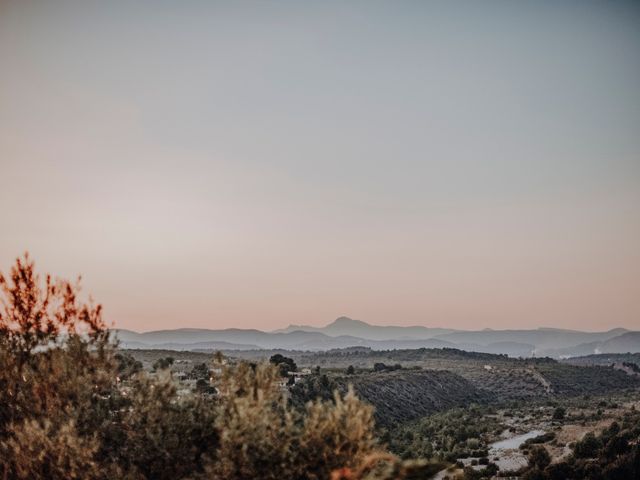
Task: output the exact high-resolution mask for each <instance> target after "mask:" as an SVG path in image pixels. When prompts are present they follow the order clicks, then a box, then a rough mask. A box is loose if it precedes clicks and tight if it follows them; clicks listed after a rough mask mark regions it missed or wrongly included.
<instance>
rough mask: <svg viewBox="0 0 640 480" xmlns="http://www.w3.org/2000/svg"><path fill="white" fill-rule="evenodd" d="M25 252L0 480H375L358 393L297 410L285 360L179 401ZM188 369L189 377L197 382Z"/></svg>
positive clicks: (2, 329)
mask: <svg viewBox="0 0 640 480" xmlns="http://www.w3.org/2000/svg"><path fill="white" fill-rule="evenodd" d="M77 294H78V288H77V286H76V285H75V284H72V283H70V282H68V281H62V280H55V281H54V280H52V279H51V277H49V276H47V277H45V278H44V279H40V278H39V277H38V276H37V275H36V273H35V271H34V266H33V263H32V262H31V261H30V260H29V258H28V257H27V256H25V257H24V258H23V259H19V260H18V261H17V262H16V264H15V266H14V267H13V268H12V269H11V271H10V273H9V275H8V276H6V277H5V276H4V275H2V274H0V365H2V368H1V369H0V478H3V479H53V480H56V479H89V480H93V479H96V480H97V479H112V478H120V479H128V480H144V479H159V480H163V479H172V480H173V479H183V478H189V479H229V480H234V479H237V480H240V479H247V478H252V479H273V480H276V479H301V480H302V479H329V478H331V479H332V480H341V479H342V480H347V479H349V480H355V479H383V478H390V479H391V478H402V477H403V476H405V475H407V474H409V473H410V472H412V471H413V472H415V471H416V470H419V469H420V468H423V465H422V464H419V463H415V462H414V463H407V462H401V461H399V460H398V459H397V458H396V457H393V456H392V455H390V454H389V453H387V452H386V451H385V450H384V449H383V448H382V447H381V445H380V443H379V441H378V439H377V438H376V436H375V433H374V420H373V412H372V408H371V407H370V406H368V405H366V404H364V403H363V402H361V401H360V400H359V399H358V398H357V397H356V396H355V394H354V393H353V392H352V391H348V392H346V393H345V394H344V395H333V397H332V400H331V401H321V400H316V401H313V402H308V403H306V404H305V405H303V406H302V407H301V408H297V407H295V406H293V405H291V404H290V403H289V402H288V401H287V398H286V395H285V394H284V391H283V390H282V389H281V383H282V377H281V375H282V371H281V369H282V366H281V365H278V366H274V365H273V364H269V363H260V364H249V363H246V362H241V363H239V364H237V365H235V366H232V367H228V366H226V365H223V364H222V362H219V365H217V367H216V368H215V369H212V370H215V371H217V372H219V373H218V374H217V375H216V377H215V379H214V382H213V383H212V385H211V386H212V388H213V390H214V392H215V394H214V395H204V394H202V395H200V394H186V395H179V394H178V392H177V391H176V387H175V382H174V381H173V379H172V378H171V374H170V372H169V371H168V370H165V369H164V367H166V366H167V365H166V364H170V362H171V360H170V359H165V360H164V361H163V362H160V363H158V364H157V365H155V367H156V370H157V372H156V373H155V374H154V375H149V374H146V373H145V372H144V371H142V370H141V368H140V367H141V365H140V363H139V362H136V361H135V360H134V359H132V358H131V357H130V356H128V355H121V354H118V353H117V352H116V350H115V346H114V345H113V344H112V343H111V342H110V340H109V331H108V329H107V328H106V327H105V325H104V322H103V320H102V310H101V307H100V306H96V305H92V304H90V303H89V304H87V303H83V302H81V301H80V300H79V298H78V295H77ZM197 373H198V372H195V373H194V374H197Z"/></svg>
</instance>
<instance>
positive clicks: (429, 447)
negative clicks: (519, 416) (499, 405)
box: [388, 405, 502, 462]
mask: <svg viewBox="0 0 640 480" xmlns="http://www.w3.org/2000/svg"><path fill="white" fill-rule="evenodd" d="M490 413H493V412H492V410H491V409H490V408H489V407H482V406H479V405H472V406H470V407H466V408H454V409H450V410H448V411H446V412H441V413H437V414H434V415H430V416H428V417H425V418H422V419H420V420H417V421H414V422H409V423H407V424H405V425H403V426H401V427H399V428H396V429H393V430H390V431H389V433H388V441H389V447H390V449H391V450H392V451H393V452H394V453H396V454H398V455H400V456H401V457H402V458H416V457H418V458H435V459H439V460H445V461H449V462H455V461H456V459H458V458H467V457H484V456H486V455H487V454H488V445H487V441H486V438H487V437H489V436H493V435H494V434H495V433H496V432H499V431H500V430H501V429H502V426H501V425H500V423H499V422H498V420H497V419H496V418H495V417H493V416H491V415H490Z"/></svg>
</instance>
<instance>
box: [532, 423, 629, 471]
mask: <svg viewBox="0 0 640 480" xmlns="http://www.w3.org/2000/svg"><path fill="white" fill-rule="evenodd" d="M523 478H524V479H526V480H572V479H574V480H583V479H584V480H623V479H635V478H640V414H638V413H637V412H632V413H630V414H626V415H625V416H624V417H623V419H622V421H621V423H618V422H613V423H612V424H611V425H610V426H609V427H608V428H606V429H604V430H603V431H602V432H601V433H600V434H599V435H594V434H593V433H588V434H587V435H585V436H584V438H583V439H582V440H580V441H578V442H576V443H575V445H574V446H573V452H572V455H571V456H570V457H569V458H568V459H567V460H566V461H563V462H558V463H551V458H550V456H549V453H548V452H547V451H546V450H545V448H544V447H543V446H535V447H534V448H532V449H531V450H530V451H529V467H528V468H527V469H526V471H525V472H523Z"/></svg>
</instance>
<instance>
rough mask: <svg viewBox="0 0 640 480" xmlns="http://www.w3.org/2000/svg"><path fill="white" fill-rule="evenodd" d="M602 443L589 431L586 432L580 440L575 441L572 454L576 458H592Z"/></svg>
mask: <svg viewBox="0 0 640 480" xmlns="http://www.w3.org/2000/svg"><path fill="white" fill-rule="evenodd" d="M601 446H602V443H601V442H600V440H598V439H597V438H596V437H595V435H594V434H593V433H591V432H589V433H587V434H586V435H585V436H584V438H583V439H582V440H580V441H579V442H577V443H576V446H575V448H574V455H575V456H576V458H594V457H595V456H597V455H598V451H599V450H600V447H601Z"/></svg>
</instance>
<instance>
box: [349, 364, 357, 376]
mask: <svg viewBox="0 0 640 480" xmlns="http://www.w3.org/2000/svg"><path fill="white" fill-rule="evenodd" d="M354 373H356V370H355V368H353V365H349V366H348V367H347V375H353V374H354Z"/></svg>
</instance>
